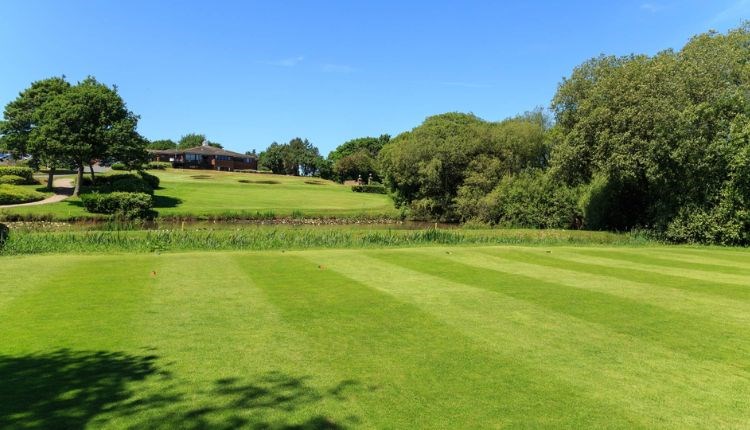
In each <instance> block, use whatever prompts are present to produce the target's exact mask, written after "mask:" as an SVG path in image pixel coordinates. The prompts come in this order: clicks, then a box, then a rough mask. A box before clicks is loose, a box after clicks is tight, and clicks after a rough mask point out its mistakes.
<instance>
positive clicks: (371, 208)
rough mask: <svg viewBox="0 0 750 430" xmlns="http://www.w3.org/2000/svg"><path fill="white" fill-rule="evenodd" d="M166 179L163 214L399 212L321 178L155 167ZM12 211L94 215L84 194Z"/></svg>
mask: <svg viewBox="0 0 750 430" xmlns="http://www.w3.org/2000/svg"><path fill="white" fill-rule="evenodd" d="M150 172H151V173H153V174H156V175H158V176H159V177H160V178H161V187H160V189H159V190H156V193H155V196H156V199H155V206H156V207H155V209H156V210H157V211H158V212H159V214H160V215H161V216H193V217H200V216H211V215H213V216H216V215H226V214H242V213H245V214H250V215H257V213H258V212H260V213H271V212H272V213H273V214H274V215H278V216H288V215H291V214H293V213H299V212H301V215H305V216H350V215H361V214H366V215H395V214H396V210H395V209H394V206H393V202H392V201H391V199H390V198H389V197H387V196H385V195H381V194H364V193H354V192H352V190H351V187H349V186H344V185H340V184H337V183H334V182H331V181H325V180H321V179H319V178H304V177H290V176H282V175H264V174H248V173H229V172H217V171H211V170H190V169H188V170H176V169H171V170H168V171H150ZM8 214H37V215H42V214H51V215H54V216H55V217H58V218H70V217H82V216H83V217H86V216H91V215H92V214H88V213H87V212H86V211H85V210H84V209H83V206H82V204H81V202H80V200H79V199H76V198H72V199H68V200H66V201H63V202H59V203H54V204H48V205H43V206H34V207H24V208H14V209H5V210H3V209H0V216H2V215H8Z"/></svg>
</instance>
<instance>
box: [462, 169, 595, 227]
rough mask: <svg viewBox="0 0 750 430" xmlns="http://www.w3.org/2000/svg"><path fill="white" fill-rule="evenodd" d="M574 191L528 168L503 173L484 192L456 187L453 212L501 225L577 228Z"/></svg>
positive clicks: (576, 208)
mask: <svg viewBox="0 0 750 430" xmlns="http://www.w3.org/2000/svg"><path fill="white" fill-rule="evenodd" d="M464 194H466V195H464ZM578 195H579V190H578V189H577V188H570V187H567V186H565V185H564V184H560V183H558V182H556V181H554V180H553V179H552V178H551V177H550V176H549V175H546V174H545V173H544V172H542V171H540V170H532V171H527V172H522V173H520V174H518V175H512V176H511V175H507V176H505V177H503V178H502V179H501V180H500V182H499V183H498V184H497V186H495V188H493V189H492V191H491V192H489V193H488V194H486V195H484V196H481V195H474V194H468V193H466V191H465V190H460V191H459V197H460V198H459V199H457V212H458V213H460V214H464V215H463V216H464V217H466V218H465V219H466V220H472V221H475V222H485V223H490V224H496V225H501V226H505V227H532V228H580V226H581V218H582V216H581V213H580V211H579V209H578V205H577V202H578ZM470 197H472V198H470Z"/></svg>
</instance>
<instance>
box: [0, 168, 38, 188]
mask: <svg viewBox="0 0 750 430" xmlns="http://www.w3.org/2000/svg"><path fill="white" fill-rule="evenodd" d="M3 176H18V177H21V178H23V180H24V182H23V183H24V185H33V184H36V183H37V182H36V180H35V179H34V171H33V170H31V168H30V167H18V166H7V167H0V177H3Z"/></svg>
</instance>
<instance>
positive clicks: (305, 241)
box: [0, 226, 653, 255]
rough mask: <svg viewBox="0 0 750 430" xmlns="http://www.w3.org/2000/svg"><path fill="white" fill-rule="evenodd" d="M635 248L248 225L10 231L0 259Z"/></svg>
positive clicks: (614, 237) (628, 238)
mask: <svg viewBox="0 0 750 430" xmlns="http://www.w3.org/2000/svg"><path fill="white" fill-rule="evenodd" d="M513 244H517V245H571V244H580V245H609V246H612V245H629V246H633V245H639V244H653V242H652V241H650V240H649V239H647V238H645V237H643V236H642V235H637V234H617V233H607V232H586V231H564V230H511V229H508V230H501V229H488V230H466V229H442V228H428V229H422V230H398V229H361V228H360V229H355V228H347V227H338V228H325V227H317V228H316V227H279V226H267V227H264V226H254V227H248V228H239V229H234V230H227V229H216V230H213V229H197V230H193V229H164V230H109V231H76V230H71V231H31V230H28V229H17V230H14V229H11V231H10V233H9V234H8V237H7V239H6V240H5V243H4V245H3V246H2V248H0V255H22V254H41V253H102V252H139V253H144V252H168V251H195V250H258V251H260V250H273V249H281V250H286V249H290V250H291V249H319V248H371V247H412V246H422V245H513Z"/></svg>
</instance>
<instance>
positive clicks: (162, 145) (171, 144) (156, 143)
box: [146, 139, 177, 150]
mask: <svg viewBox="0 0 750 430" xmlns="http://www.w3.org/2000/svg"><path fill="white" fill-rule="evenodd" d="M146 148H147V149H159V150H165V149H176V148H177V142H175V141H174V140H172V139H159V140H153V141H151V142H149V143H148V145H146Z"/></svg>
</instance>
